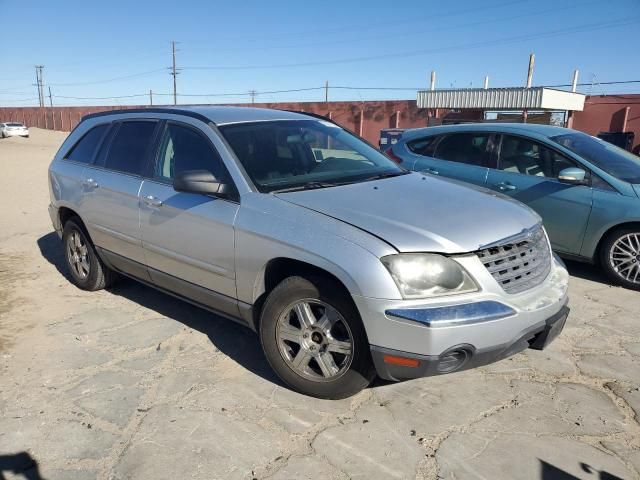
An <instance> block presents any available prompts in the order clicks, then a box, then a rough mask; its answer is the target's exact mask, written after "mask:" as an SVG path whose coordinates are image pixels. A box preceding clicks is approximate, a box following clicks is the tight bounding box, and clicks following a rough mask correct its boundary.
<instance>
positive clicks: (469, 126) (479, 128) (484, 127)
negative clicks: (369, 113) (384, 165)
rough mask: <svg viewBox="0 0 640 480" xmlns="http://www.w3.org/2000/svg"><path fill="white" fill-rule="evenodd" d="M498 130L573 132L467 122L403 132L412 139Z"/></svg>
mask: <svg viewBox="0 0 640 480" xmlns="http://www.w3.org/2000/svg"><path fill="white" fill-rule="evenodd" d="M469 131H472V132H498V133H521V134H529V135H530V134H537V135H541V136H543V137H553V136H556V135H562V134H566V133H570V132H573V131H574V130H571V129H570V128H563V127H556V126H553V125H538V124H535V123H501V122H487V123H465V124H462V125H441V126H437V127H425V128H412V129H409V130H406V131H405V132H404V133H403V134H402V138H403V139H411V138H415V137H417V136H420V135H425V134H427V135H438V134H441V133H451V132H469Z"/></svg>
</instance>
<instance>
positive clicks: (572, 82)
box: [571, 69, 580, 93]
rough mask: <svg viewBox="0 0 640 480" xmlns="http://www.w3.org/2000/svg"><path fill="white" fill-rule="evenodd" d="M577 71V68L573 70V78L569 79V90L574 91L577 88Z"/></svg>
mask: <svg viewBox="0 0 640 480" xmlns="http://www.w3.org/2000/svg"><path fill="white" fill-rule="evenodd" d="M579 73H580V72H579V71H578V69H576V70H574V71H573V80H572V81H571V91H572V92H574V93H575V92H576V89H577V88H578V75H579Z"/></svg>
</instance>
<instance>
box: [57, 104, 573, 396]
mask: <svg viewBox="0 0 640 480" xmlns="http://www.w3.org/2000/svg"><path fill="white" fill-rule="evenodd" d="M49 184H50V194H51V205H50V207H49V211H50V214H51V220H52V221H53V225H54V227H55V229H56V231H57V232H58V234H59V235H60V236H61V238H62V241H63V248H64V253H65V259H66V262H67V266H68V268H69V271H70V274H71V278H72V279H73V281H74V283H75V284H76V285H77V286H78V287H80V288H83V289H85V290H97V289H101V288H104V287H107V286H108V285H110V284H111V283H112V282H113V281H114V280H115V279H116V277H117V274H124V275H126V276H129V277H133V278H135V279H136V280H139V281H141V282H144V283H146V284H148V285H151V286H153V287H155V288H158V289H161V290H163V291H166V292H169V293H171V294H172V295H175V296H177V297H180V298H182V299H184V300H187V301H189V302H191V303H195V304H196V305H199V306H201V307H203V308H206V309H209V310H211V311H213V312H215V313H217V314H219V315H221V316H223V317H227V318H229V319H232V320H234V321H236V322H240V323H242V324H244V325H246V326H248V327H249V328H251V329H253V330H255V331H257V332H258V333H259V335H260V339H261V343H262V346H263V349H264V353H265V356H266V359H267V361H268V362H269V364H270V365H271V367H272V368H273V369H274V370H275V372H276V373H277V374H278V375H279V376H280V378H281V379H282V380H283V381H284V382H285V383H286V384H287V385H289V386H290V387H291V388H293V389H295V390H297V391H300V392H303V393H306V394H309V395H313V396H317V397H322V398H342V397H347V396H349V395H352V394H354V393H356V392H358V391H359V390H361V389H362V388H364V387H366V386H367V385H368V384H369V383H370V381H371V380H372V378H373V377H374V376H375V374H376V373H377V374H378V375H379V376H380V377H382V378H384V379H387V380H403V379H409V378H416V377H421V376H427V375H437V374H443V373H451V372H455V371H459V370H463V369H467V368H471V367H476V366H479V365H484V364H487V363H489V362H493V361H496V360H499V359H502V358H504V357H506V356H509V355H512V354H514V353H516V352H518V351H521V350H522V349H524V348H527V347H532V348H536V349H541V348H543V347H545V346H546V345H547V344H548V343H549V342H551V341H552V340H553V339H554V338H555V337H556V336H557V335H558V333H559V332H560V331H561V330H562V328H563V326H564V323H565V320H566V317H567V314H568V308H567V281H568V275H567V272H566V270H565V268H564V266H563V265H562V263H561V262H560V260H558V259H557V258H556V257H555V256H553V254H552V253H551V250H550V248H549V241H548V239H547V235H546V233H545V231H544V229H543V227H542V226H541V224H540V218H539V217H538V216H537V215H536V214H535V213H534V212H533V211H532V210H530V209H528V208H527V207H525V206H523V205H521V204H519V203H517V202H515V201H513V200H509V199H507V197H503V196H502V195H500V194H497V193H489V192H488V191H485V190H481V189H478V188H473V187H470V186H465V185H463V184H460V183H457V182H455V181H452V180H446V179H440V178H434V177H432V176H425V175H422V174H420V173H415V172H408V171H406V170H404V169H402V168H401V167H399V166H398V165H396V164H395V163H394V162H392V161H391V160H389V159H388V158H387V157H385V156H384V155H383V154H381V153H380V152H378V151H377V150H376V149H375V148H373V147H372V146H370V145H369V144H367V143H365V142H364V141H363V140H361V139H360V138H358V137H357V136H355V135H353V134H352V133H350V132H348V131H346V130H344V129H342V128H340V127H339V126H338V125H336V124H334V123H332V122H330V121H328V120H326V119H324V118H321V117H315V116H313V115H309V114H300V113H293V112H286V111H278V110H266V109H256V108H229V107H220V108H213V107H202V108H200V107H197V108H196V107H193V108H191V107H189V108H180V109H178V108H165V109H145V110H124V111H112V112H107V113H100V114H94V115H89V116H86V117H85V118H84V119H83V121H82V122H81V123H80V125H79V126H78V127H77V128H76V129H75V130H74V131H73V132H72V133H71V134H70V135H69V137H68V138H67V140H66V141H65V142H64V144H63V145H62V147H61V148H60V151H59V152H58V153H57V154H56V156H55V158H54V160H53V162H52V164H51V167H50V169H49ZM116 272H117V273H116Z"/></svg>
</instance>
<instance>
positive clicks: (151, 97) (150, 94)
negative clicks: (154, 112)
mask: <svg viewBox="0 0 640 480" xmlns="http://www.w3.org/2000/svg"><path fill="white" fill-rule="evenodd" d="M149 105H151V106H152V107H153V90H149Z"/></svg>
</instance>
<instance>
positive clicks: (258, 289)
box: [253, 257, 357, 331]
mask: <svg viewBox="0 0 640 480" xmlns="http://www.w3.org/2000/svg"><path fill="white" fill-rule="evenodd" d="M292 276H300V277H303V278H306V279H310V278H313V277H316V278H317V277H322V278H325V279H327V280H330V281H331V282H333V283H335V284H336V286H337V287H338V288H339V292H340V293H341V294H342V295H344V297H345V298H347V299H348V300H349V301H350V302H352V303H353V305H354V307H356V305H355V303H354V302H353V299H352V298H351V292H350V290H349V288H348V287H347V283H348V284H351V283H352V280H351V279H350V278H349V279H346V283H345V281H343V280H342V279H341V278H340V277H339V276H338V275H336V274H335V273H333V272H330V271H329V270H327V269H326V268H322V267H319V266H317V265H314V264H312V263H309V262H306V261H303V260H299V259H295V258H290V257H276V258H273V259H271V260H269V261H268V262H267V263H266V264H265V265H264V266H263V268H262V270H261V271H260V273H259V274H258V277H257V278H256V282H255V286H254V301H253V323H254V327H255V329H256V331H258V328H259V323H260V313H261V312H262V307H263V305H264V301H265V300H266V298H267V296H268V295H269V293H271V291H272V290H273V289H274V288H275V287H276V286H277V285H278V284H279V283H280V282H282V281H283V280H284V279H285V278H288V277H292ZM356 309H357V307H356Z"/></svg>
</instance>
